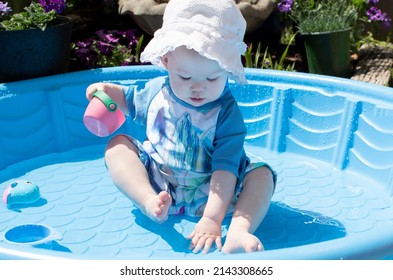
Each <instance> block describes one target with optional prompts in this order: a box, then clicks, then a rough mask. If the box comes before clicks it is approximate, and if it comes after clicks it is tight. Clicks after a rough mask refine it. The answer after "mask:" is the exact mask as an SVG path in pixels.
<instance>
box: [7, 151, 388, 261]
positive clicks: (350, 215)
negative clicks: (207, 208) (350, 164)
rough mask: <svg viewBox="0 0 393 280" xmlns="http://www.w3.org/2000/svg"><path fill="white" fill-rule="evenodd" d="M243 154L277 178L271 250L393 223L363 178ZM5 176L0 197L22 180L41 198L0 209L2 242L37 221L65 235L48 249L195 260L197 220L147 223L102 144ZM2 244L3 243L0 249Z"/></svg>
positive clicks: (269, 223) (268, 223)
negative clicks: (120, 185) (192, 239)
mask: <svg viewBox="0 0 393 280" xmlns="http://www.w3.org/2000/svg"><path fill="white" fill-rule="evenodd" d="M246 150H247V151H248V152H249V154H250V155H252V157H253V156H256V157H257V155H263V158H264V160H266V161H267V162H269V163H270V164H271V165H272V167H273V168H274V169H275V170H276V171H277V173H278V184H277V188H276V192H275V194H274V196H273V201H272V204H271V206H270V209H269V211H268V214H267V216H266V218H265V220H264V221H263V223H262V224H261V226H260V227H259V228H258V230H257V232H256V235H257V236H258V237H259V238H260V239H261V240H262V242H263V244H264V246H265V249H266V250H275V249H283V248H289V247H295V246H302V245H308V244H313V243H318V242H323V241H328V240H335V239H340V238H344V237H345V236H349V235H356V234H359V233H364V232H367V231H372V230H379V229H381V230H383V228H384V227H385V226H386V225H390V226H391V225H392V217H393V203H392V200H391V199H390V198H389V196H388V195H386V193H384V190H383V189H382V188H381V187H380V186H379V185H378V184H376V183H375V182H373V181H371V180H369V179H367V178H366V177H363V176H361V175H360V174H356V173H353V172H350V171H346V172H344V171H340V170H335V169H334V168H333V167H332V166H330V165H329V164H327V163H324V162H322V161H317V160H314V159H311V158H306V157H302V156H299V155H296V154H290V153H284V154H276V153H271V152H270V151H267V150H263V149H260V148H256V147H253V146H247V149H246ZM0 174H1V178H2V182H0V190H1V191H2V192H3V191H4V190H5V188H6V187H7V186H8V185H9V184H10V182H12V181H14V180H17V179H23V180H28V181H32V182H34V183H36V184H37V185H38V186H39V187H40V191H41V199H40V200H39V201H37V202H36V203H35V204H33V205H29V206H27V205H26V206H24V207H20V208H15V209H7V207H6V206H5V205H4V204H3V203H2V204H1V205H0V236H2V235H4V233H5V232H6V231H7V230H8V229H10V228H12V227H14V226H18V225H22V224H30V223H33V224H35V223H37V224H44V225H47V226H50V227H51V228H53V229H55V230H56V231H57V232H59V233H60V234H61V235H62V237H63V238H62V239H61V240H58V241H57V242H56V244H55V245H56V246H53V244H52V246H51V247H50V248H47V249H48V250H54V251H62V252H69V253H72V254H73V255H74V256H77V257H78V256H80V257H82V258H101V259H102V258H103V259H119V258H120V259H129V258H138V259H149V258H153V259H155V258H188V257H192V256H195V254H193V253H192V252H191V251H190V250H189V249H188V247H189V240H188V239H187V238H186V236H187V235H188V234H190V233H191V231H192V230H193V227H194V225H195V224H196V222H197V219H195V218H190V217H187V216H184V215H179V216H171V217H170V218H169V219H168V221H167V222H166V223H165V224H163V225H158V224H155V223H153V222H151V221H150V220H149V219H148V218H146V217H144V216H143V215H142V214H141V212H140V211H139V210H138V209H137V208H135V207H134V206H133V204H132V203H131V202H130V201H129V200H128V199H126V198H125V197H124V196H123V195H122V194H121V193H120V192H119V191H118V190H117V188H116V187H115V186H114V185H113V183H112V181H111V178H110V177H109V174H108V172H107V170H106V168H105V164H104V160H103V148H102V146H95V147H88V148H83V149H80V148H79V149H75V150H71V151H68V152H65V153H61V154H50V155H45V156H42V157H39V158H35V159H32V160H28V161H25V162H21V163H18V164H15V165H12V166H9V167H7V168H6V169H5V170H2V171H0ZM4 178H5V180H4V181H3V179H4ZM229 222H230V219H229V218H226V219H225V221H224V224H223V236H224V238H225V235H226V230H227V227H228V224H229ZM3 242H5V241H4V240H0V246H1V244H2V243H3ZM16 247H17V248H18V247H19V246H17V245H16ZM18 249H19V248H18ZM20 250H23V247H20ZM210 254H212V255H211V256H213V257H214V256H217V257H219V256H221V254H222V253H221V252H219V251H217V250H213V251H212V252H211V253H210Z"/></svg>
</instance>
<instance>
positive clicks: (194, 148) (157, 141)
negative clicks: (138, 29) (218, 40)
mask: <svg viewBox="0 0 393 280" xmlns="http://www.w3.org/2000/svg"><path fill="white" fill-rule="evenodd" d="M124 92H125V95H126V101H127V104H128V109H129V112H130V116H131V117H132V118H133V119H134V121H136V122H137V123H138V124H141V125H143V126H145V127H146V136H147V140H148V142H147V143H148V147H149V148H148V149H149V150H150V151H149V153H150V154H151V157H152V158H153V160H155V161H156V163H157V164H158V166H160V168H165V169H166V170H168V169H169V170H172V171H176V170H179V171H180V170H181V171H190V172H197V173H202V174H203V173H205V174H207V175H208V174H211V173H212V172H214V171H216V170H226V171H230V172H232V173H233V174H235V176H237V177H238V178H242V177H243V176H244V170H245V168H246V166H247V164H248V162H249V159H248V157H247V156H246V154H245V151H244V148H243V144H244V138H245V136H246V127H245V124H244V121H243V117H242V115H241V112H240V110H239V108H238V105H237V103H236V100H235V99H234V97H233V96H232V94H231V92H230V89H229V87H228V85H227V86H226V87H225V90H224V92H223V93H222V95H221V96H220V98H218V99H217V100H215V101H213V102H210V103H207V104H205V105H202V106H200V107H194V106H192V105H190V104H188V103H185V102H184V101H182V100H180V99H179V98H177V97H176V96H175V95H174V93H173V92H172V90H171V87H170V85H169V80H168V78H167V77H158V78H155V79H153V80H151V81H149V82H147V83H146V84H143V85H142V86H129V87H126V88H124Z"/></svg>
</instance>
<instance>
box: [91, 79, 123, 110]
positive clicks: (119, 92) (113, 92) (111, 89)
mask: <svg viewBox="0 0 393 280" xmlns="http://www.w3.org/2000/svg"><path fill="white" fill-rule="evenodd" d="M98 90H102V91H104V92H105V93H106V94H108V95H109V96H110V98H112V99H113V101H115V103H116V104H117V106H118V107H119V108H120V110H121V111H122V112H123V113H124V114H126V115H128V114H129V112H128V108H127V103H126V100H125V96H124V92H123V88H122V86H120V85H116V84H111V83H94V84H91V85H90V86H88V87H87V89H86V98H87V100H90V99H91V98H92V97H93V94H94V93H95V92H96V91H98Z"/></svg>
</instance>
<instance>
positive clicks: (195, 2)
mask: <svg viewBox="0 0 393 280" xmlns="http://www.w3.org/2000/svg"><path fill="white" fill-rule="evenodd" d="M245 30H246V21H245V19H244V18H243V15H242V14H241V12H240V10H239V8H238V7H237V5H236V3H235V1H234V0H170V1H169V3H168V5H167V6H166V8H165V12H164V17H163V25H162V27H161V28H160V29H158V30H157V31H156V32H155V33H154V37H153V39H152V40H151V41H150V42H149V43H148V45H147V46H146V48H145V49H144V51H143V52H142V54H141V61H142V62H151V63H152V64H154V65H158V66H163V65H162V63H161V57H162V56H164V55H165V54H167V53H168V52H171V51H173V50H175V49H176V48H177V47H180V46H185V47H186V48H188V49H193V50H195V51H197V52H198V53H199V54H200V55H202V56H204V57H206V58H208V59H212V60H215V61H217V62H218V63H219V65H220V66H221V67H222V68H223V69H224V70H226V71H227V72H229V73H230V74H231V78H232V79H234V80H236V81H237V82H240V83H246V78H245V74H244V67H243V64H242V61H241V55H243V54H244V52H245V51H246V49H247V46H246V44H245V43H244V42H243V38H244V34H245Z"/></svg>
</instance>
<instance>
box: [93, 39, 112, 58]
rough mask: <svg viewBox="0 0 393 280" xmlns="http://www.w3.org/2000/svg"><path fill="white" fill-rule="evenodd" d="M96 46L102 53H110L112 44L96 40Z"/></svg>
mask: <svg viewBox="0 0 393 280" xmlns="http://www.w3.org/2000/svg"><path fill="white" fill-rule="evenodd" d="M97 47H98V49H99V50H100V52H101V53H102V54H103V55H111V54H112V51H113V49H114V47H113V45H111V44H108V43H105V42H102V41H97Z"/></svg>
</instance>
